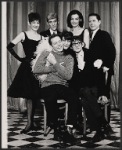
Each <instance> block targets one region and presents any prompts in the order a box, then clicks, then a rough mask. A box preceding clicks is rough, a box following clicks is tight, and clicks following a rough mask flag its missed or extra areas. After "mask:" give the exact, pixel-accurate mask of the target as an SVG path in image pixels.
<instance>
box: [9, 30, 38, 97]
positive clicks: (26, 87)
mask: <svg viewBox="0 0 122 150" xmlns="http://www.w3.org/2000/svg"><path fill="white" fill-rule="evenodd" d="M24 34H25V40H24V41H23V42H21V43H22V45H23V50H24V52H25V56H26V58H27V60H28V61H24V62H22V63H21V64H20V66H19V68H18V70H17V73H16V75H15V77H14V79H13V82H12V84H11V85H10V87H9V88H8V91H7V92H8V93H7V94H8V96H10V97H13V98H27V99H35V98H39V97H40V94H41V91H40V89H41V88H40V87H39V81H38V80H37V79H36V78H35V76H34V74H33V73H32V69H31V61H32V59H33V58H34V52H35V51H36V46H37V45H38V43H39V41H40V40H39V41H35V40H32V39H29V38H28V37H27V35H26V33H25V32H24Z"/></svg>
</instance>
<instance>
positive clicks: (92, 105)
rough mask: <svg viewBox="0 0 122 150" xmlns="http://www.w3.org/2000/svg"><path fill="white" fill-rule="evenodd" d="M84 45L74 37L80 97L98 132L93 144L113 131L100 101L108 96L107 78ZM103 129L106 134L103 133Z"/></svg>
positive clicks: (89, 120)
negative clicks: (103, 112)
mask: <svg viewBox="0 0 122 150" xmlns="http://www.w3.org/2000/svg"><path fill="white" fill-rule="evenodd" d="M83 46H84V43H83V42H82V41H81V39H80V38H79V37H77V36H76V37H73V41H72V48H73V51H75V53H76V58H77V61H78V68H79V74H78V75H77V78H78V80H79V87H81V90H80V96H81V99H82V104H83V108H84V110H85V113H86V117H87V121H88V124H89V125H90V129H91V130H94V131H96V134H95V136H94V137H93V139H92V140H91V142H97V141H100V140H102V139H103V138H104V137H105V135H106V136H109V135H110V134H111V133H112V129H111V127H110V125H109V124H108V122H107V121H106V119H105V117H104V116H103V114H102V111H101V108H100V106H99V104H98V99H99V98H102V97H103V96H104V97H105V96H106V86H105V78H104V73H103V71H102V69H101V68H100V67H99V63H98V62H97V61H96V60H94V61H93V62H92V61H91V51H90V50H87V49H85V48H83ZM102 127H103V128H104V132H102Z"/></svg>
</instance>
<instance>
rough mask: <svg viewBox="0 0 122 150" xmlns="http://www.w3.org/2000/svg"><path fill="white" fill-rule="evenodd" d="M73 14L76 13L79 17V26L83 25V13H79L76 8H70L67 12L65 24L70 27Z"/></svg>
mask: <svg viewBox="0 0 122 150" xmlns="http://www.w3.org/2000/svg"><path fill="white" fill-rule="evenodd" d="M75 14H77V15H78V16H79V19H80V21H79V26H80V27H83V25H84V19H83V15H82V13H81V12H80V11H78V10H72V11H70V13H69V14H68V16H67V26H68V27H70V28H72V25H71V16H72V15H75Z"/></svg>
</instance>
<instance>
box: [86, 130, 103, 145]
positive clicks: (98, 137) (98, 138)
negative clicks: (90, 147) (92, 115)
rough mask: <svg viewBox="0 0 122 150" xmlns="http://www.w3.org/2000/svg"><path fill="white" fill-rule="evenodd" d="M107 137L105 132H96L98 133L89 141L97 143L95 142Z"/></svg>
mask: <svg viewBox="0 0 122 150" xmlns="http://www.w3.org/2000/svg"><path fill="white" fill-rule="evenodd" d="M104 138H105V136H104V133H103V132H102V131H101V132H96V134H95V135H94V137H93V138H92V139H91V140H90V141H89V143H95V142H99V141H101V140H103V139H104Z"/></svg>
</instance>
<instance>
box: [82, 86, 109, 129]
mask: <svg viewBox="0 0 122 150" xmlns="http://www.w3.org/2000/svg"><path fill="white" fill-rule="evenodd" d="M80 92H81V93H80V95H82V104H83V108H84V110H85V113H86V117H87V121H88V124H89V125H90V128H91V130H96V131H98V130H101V127H102V125H103V126H105V125H106V124H107V121H106V120H105V117H104V116H103V113H102V110H101V108H100V105H99V104H98V103H97V100H98V89H97V87H85V88H83V89H82V90H81V91H80Z"/></svg>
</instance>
